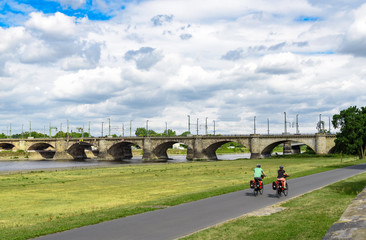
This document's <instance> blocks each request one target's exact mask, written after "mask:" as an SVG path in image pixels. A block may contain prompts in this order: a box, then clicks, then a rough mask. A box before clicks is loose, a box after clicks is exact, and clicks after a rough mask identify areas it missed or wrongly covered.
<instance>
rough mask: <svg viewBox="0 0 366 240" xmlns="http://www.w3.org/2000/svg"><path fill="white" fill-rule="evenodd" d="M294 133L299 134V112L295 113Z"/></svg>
mask: <svg viewBox="0 0 366 240" xmlns="http://www.w3.org/2000/svg"><path fill="white" fill-rule="evenodd" d="M296 134H299V114H296Z"/></svg>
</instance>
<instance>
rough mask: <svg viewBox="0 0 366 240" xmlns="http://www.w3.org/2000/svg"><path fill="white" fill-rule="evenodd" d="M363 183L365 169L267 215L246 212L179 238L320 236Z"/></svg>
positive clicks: (276, 239) (270, 239)
mask: <svg viewBox="0 0 366 240" xmlns="http://www.w3.org/2000/svg"><path fill="white" fill-rule="evenodd" d="M365 186H366V173H364V174H360V175H357V176H355V177H352V178H349V179H346V180H343V181H340V182H337V183H335V184H332V185H330V186H327V187H324V188H322V189H319V190H316V191H314V192H311V193H308V194H305V195H303V196H300V197H297V198H295V199H292V200H289V201H288V202H286V203H283V204H281V205H280V206H281V207H285V208H286V209H285V210H283V211H281V212H277V213H273V214H272V215H270V216H260V217H259V216H246V217H243V218H241V219H237V220H233V221H230V222H227V223H224V224H222V225H219V226H216V227H212V228H209V229H206V230H203V231H201V232H197V233H195V234H192V235H190V236H187V237H184V238H181V240H201V239H202V240H203V239H205V240H210V239H230V240H239V239H240V240H243V239H245V240H257V239H261V240H288V239H294V240H295V239H296V240H302V239H304V240H305V239H306V240H309V239H310V240H311V239H314V240H315V239H317V240H319V239H322V238H323V237H324V235H325V234H326V232H327V231H328V229H329V228H330V227H331V225H332V224H333V223H334V222H335V221H337V220H338V219H339V218H340V216H341V215H342V213H343V212H344V211H345V210H346V208H347V207H348V205H349V204H350V202H351V201H352V200H353V199H354V198H355V197H356V196H357V194H358V193H359V192H360V191H362V189H363V188H364V187H365Z"/></svg>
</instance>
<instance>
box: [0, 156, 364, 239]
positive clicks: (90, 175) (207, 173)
mask: <svg viewBox="0 0 366 240" xmlns="http://www.w3.org/2000/svg"><path fill="white" fill-rule="evenodd" d="M361 162H362V161H361V160H358V159H356V158H355V157H346V158H345V157H344V158H343V163H342V164H340V158H339V157H338V156H324V157H317V156H314V157H308V158H305V157H283V158H270V159H260V160H249V159H245V160H235V161H209V162H189V163H169V164H168V163H166V164H141V165H121V166H117V167H102V168H85V169H73V170H62V171H61V170H58V171H57V170H55V171H32V172H28V173H17V174H1V175H0V192H1V197H0V206H1V211H0V239H28V238H31V237H35V236H39V235H44V234H49V233H53V232H57V231H63V230H67V229H71V228H75V227H79V226H84V225H88V224H93V223H98V222H102V221H106V220H111V219H115V218H119V217H124V216H128V215H132V214H137V213H142V212H146V211H151V210H154V209H158V208H164V207H167V206H171V205H176V204H179V203H183V202H188V201H194V200H198V199H202V198H206V197H210V196H214V195H219V194H223V193H228V192H232V191H237V190H241V189H245V188H248V187H249V180H250V179H252V176H253V168H254V167H255V165H256V164H257V163H260V164H261V165H262V168H263V169H264V171H265V172H266V174H267V178H265V179H264V182H265V183H270V182H271V181H273V180H274V179H275V175H276V172H277V168H278V166H279V165H284V166H285V170H286V171H287V172H288V173H289V174H291V177H292V178H295V177H300V176H304V175H307V174H312V173H317V172H321V171H326V170H331V169H334V168H338V167H341V166H346V165H352V164H358V163H361Z"/></svg>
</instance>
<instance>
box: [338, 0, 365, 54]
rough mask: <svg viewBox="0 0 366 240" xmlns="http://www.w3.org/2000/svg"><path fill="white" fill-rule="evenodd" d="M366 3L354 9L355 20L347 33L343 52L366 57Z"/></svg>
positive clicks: (342, 46)
mask: <svg viewBox="0 0 366 240" xmlns="http://www.w3.org/2000/svg"><path fill="white" fill-rule="evenodd" d="M365 41H366V4H363V5H362V6H361V7H360V8H358V9H357V10H355V11H354V21H353V23H352V25H351V26H350V27H349V29H348V31H347V32H346V34H345V37H344V41H343V44H342V45H341V49H340V50H341V52H344V53H349V54H352V55H355V56H361V57H366V46H365Z"/></svg>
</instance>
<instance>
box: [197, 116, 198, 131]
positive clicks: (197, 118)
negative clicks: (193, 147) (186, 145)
mask: <svg viewBox="0 0 366 240" xmlns="http://www.w3.org/2000/svg"><path fill="white" fill-rule="evenodd" d="M197 135H198V118H197Z"/></svg>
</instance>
